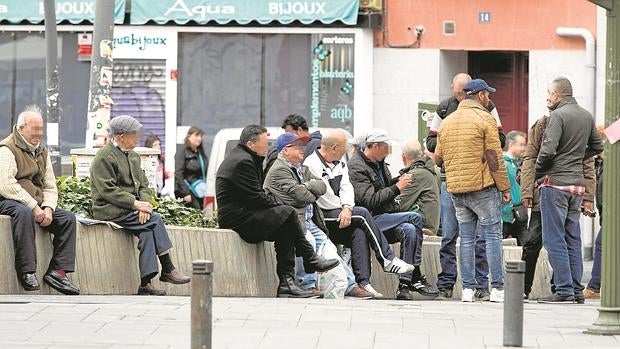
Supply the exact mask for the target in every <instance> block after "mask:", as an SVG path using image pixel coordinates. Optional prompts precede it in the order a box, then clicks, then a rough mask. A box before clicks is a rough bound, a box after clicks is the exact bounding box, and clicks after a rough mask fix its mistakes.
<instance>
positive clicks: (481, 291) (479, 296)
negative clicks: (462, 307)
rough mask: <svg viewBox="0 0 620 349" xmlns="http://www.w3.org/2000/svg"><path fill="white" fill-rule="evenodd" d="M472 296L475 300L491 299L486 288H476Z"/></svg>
mask: <svg viewBox="0 0 620 349" xmlns="http://www.w3.org/2000/svg"><path fill="white" fill-rule="evenodd" d="M474 297H475V298H476V300H477V301H488V300H490V299H491V293H490V292H489V290H488V289H486V288H477V289H476V292H474Z"/></svg>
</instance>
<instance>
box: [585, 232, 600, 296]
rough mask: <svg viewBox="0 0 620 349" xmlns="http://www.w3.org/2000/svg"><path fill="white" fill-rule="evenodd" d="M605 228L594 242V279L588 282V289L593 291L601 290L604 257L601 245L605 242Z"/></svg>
mask: <svg viewBox="0 0 620 349" xmlns="http://www.w3.org/2000/svg"><path fill="white" fill-rule="evenodd" d="M602 240H603V227H601V230H599V232H598V235H597V236H596V240H595V241H594V263H593V265H592V278H591V279H590V282H588V288H589V289H591V290H593V291H600V290H601V257H602V253H603V251H602V248H601V243H602V242H603V241H602Z"/></svg>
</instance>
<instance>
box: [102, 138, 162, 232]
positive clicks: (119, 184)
mask: <svg viewBox="0 0 620 349" xmlns="http://www.w3.org/2000/svg"><path fill="white" fill-rule="evenodd" d="M90 181H91V189H92V196H93V216H94V218H95V219H100V220H106V221H110V220H114V219H115V218H119V217H121V216H124V215H126V214H128V213H130V212H132V211H133V203H134V201H135V200H141V201H149V200H150V199H151V198H152V197H154V196H155V192H154V191H153V190H152V189H150V188H149V187H148V185H149V181H148V179H147V178H146V175H145V174H144V171H143V170H142V168H141V167H140V156H139V155H138V153H136V152H135V151H129V152H127V153H125V152H123V151H122V150H121V149H119V148H118V147H116V146H115V145H113V144H111V143H110V144H108V145H106V146H105V147H103V148H101V149H100V150H99V151H98V152H97V155H96V156H95V158H94V159H93V162H92V164H91V166H90Z"/></svg>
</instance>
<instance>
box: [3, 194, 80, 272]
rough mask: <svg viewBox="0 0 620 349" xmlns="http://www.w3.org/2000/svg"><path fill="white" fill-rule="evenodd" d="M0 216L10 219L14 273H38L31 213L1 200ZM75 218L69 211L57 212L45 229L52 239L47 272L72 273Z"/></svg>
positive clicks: (12, 201)
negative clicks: (9, 217) (51, 252)
mask: <svg viewBox="0 0 620 349" xmlns="http://www.w3.org/2000/svg"><path fill="white" fill-rule="evenodd" d="M0 214H3V215H7V216H11V218H12V219H11V228H12V230H13V248H14V249H15V271H16V272H17V273H18V274H24V273H34V272H36V271H37V247H36V245H35V235H34V234H35V227H36V225H37V223H36V222H35V221H34V215H33V214H32V210H31V209H30V208H29V207H28V206H26V205H24V204H22V203H20V202H18V201H15V200H0ZM75 227H76V223H75V215H74V214H73V213H72V212H69V211H65V210H62V209H59V208H58V209H56V210H55V211H54V214H53V215H52V223H50V225H49V226H47V227H44V228H43V230H46V231H49V232H50V233H51V234H52V235H54V238H53V240H52V245H53V248H54V251H53V254H52V259H51V260H50V264H49V267H48V270H59V269H60V270H64V271H65V272H68V273H70V272H73V271H74V270H75V232H76V228H75Z"/></svg>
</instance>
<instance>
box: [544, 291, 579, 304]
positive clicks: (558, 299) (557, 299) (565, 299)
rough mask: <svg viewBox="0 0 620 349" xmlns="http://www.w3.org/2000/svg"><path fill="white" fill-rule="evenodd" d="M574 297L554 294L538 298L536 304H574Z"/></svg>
mask: <svg viewBox="0 0 620 349" xmlns="http://www.w3.org/2000/svg"><path fill="white" fill-rule="evenodd" d="M574 302H575V296H573V295H569V296H563V295H561V294H557V293H554V294H552V295H551V296H548V297H543V298H538V303H549V304H560V303H574Z"/></svg>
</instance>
